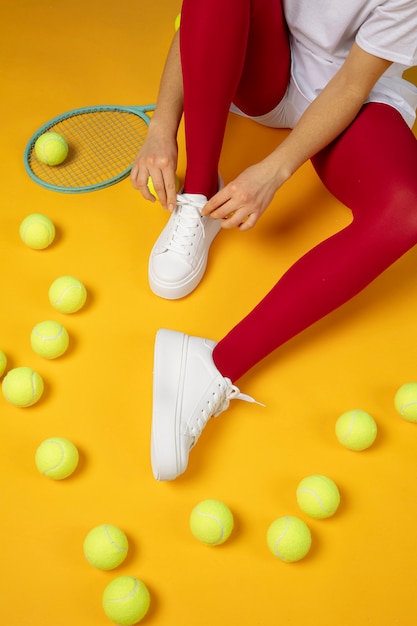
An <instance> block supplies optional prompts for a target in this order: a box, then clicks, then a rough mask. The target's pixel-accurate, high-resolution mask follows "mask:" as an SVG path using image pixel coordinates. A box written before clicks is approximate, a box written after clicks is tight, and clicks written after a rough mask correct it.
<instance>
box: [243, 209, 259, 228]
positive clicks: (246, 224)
mask: <svg viewBox="0 0 417 626" xmlns="http://www.w3.org/2000/svg"><path fill="white" fill-rule="evenodd" d="M257 221H258V216H257V215H256V214H255V213H252V214H251V215H248V217H247V218H245V219H244V220H243V222H241V224H239V230H242V231H245V230H250V229H251V228H253V227H254V226H255V224H256V222H257Z"/></svg>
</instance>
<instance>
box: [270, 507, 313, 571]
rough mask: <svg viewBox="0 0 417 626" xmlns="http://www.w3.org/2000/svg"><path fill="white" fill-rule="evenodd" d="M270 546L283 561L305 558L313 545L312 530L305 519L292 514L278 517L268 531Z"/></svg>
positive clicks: (274, 553)
mask: <svg viewBox="0 0 417 626" xmlns="http://www.w3.org/2000/svg"><path fill="white" fill-rule="evenodd" d="M266 542H267V544H268V548H269V549H270V551H271V552H272V554H273V555H274V556H277V557H278V558H279V559H281V561H286V562H288V563H293V562H294V561H300V560H301V559H303V558H304V557H305V556H306V554H307V553H308V551H309V550H310V547H311V532H310V529H309V527H308V526H307V524H306V523H305V522H303V520H301V519H299V518H298V517H294V516H292V515H286V516H285V517H279V518H278V519H276V520H275V521H274V522H272V524H271V525H270V527H269V528H268V532H267V533H266Z"/></svg>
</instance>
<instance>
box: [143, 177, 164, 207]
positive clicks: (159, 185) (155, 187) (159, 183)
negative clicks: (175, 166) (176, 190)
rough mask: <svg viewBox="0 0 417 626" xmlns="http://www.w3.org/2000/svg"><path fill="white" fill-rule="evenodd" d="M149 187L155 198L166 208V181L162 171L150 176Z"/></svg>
mask: <svg viewBox="0 0 417 626" xmlns="http://www.w3.org/2000/svg"><path fill="white" fill-rule="evenodd" d="M147 186H148V189H149V191H150V192H151V194H152V195H153V196H154V198H156V199H157V200H159V202H160V203H161V204H162V206H163V207H166V201H167V198H166V192H165V181H164V178H163V175H162V172H161V171H160V170H156V171H155V172H153V173H152V175H151V176H149V178H148V181H147Z"/></svg>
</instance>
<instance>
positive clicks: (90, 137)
mask: <svg viewBox="0 0 417 626" xmlns="http://www.w3.org/2000/svg"><path fill="white" fill-rule="evenodd" d="M154 109H155V105H153V104H151V105H146V106H131V107H128V106H117V105H101V106H91V107H82V108H78V109H73V110H71V111H67V112H66V113H63V114H61V115H58V116H57V117H54V118H53V119H51V120H49V122H46V124H43V126H41V127H40V128H39V129H38V130H37V131H36V132H35V133H34V134H33V135H32V137H31V138H30V139H29V141H28V143H27V146H26V149H25V154H24V164H25V169H26V171H27V173H28V174H29V176H30V177H31V179H32V180H34V181H35V182H36V183H37V184H38V185H41V186H42V187H45V188H46V189H49V190H51V191H59V192H61V193H85V192H89V191H96V190H98V189H104V188H105V187H109V186H110V185H114V184H115V183H118V182H119V181H121V180H123V179H124V178H126V177H127V176H128V175H129V173H130V171H131V169H132V165H133V162H134V160H135V158H136V155H137V153H138V152H139V149H140V147H141V146H142V144H143V142H144V141H145V138H146V135H147V131H148V125H149V122H150V117H149V116H148V115H147V113H148V112H150V111H153V110H154ZM48 131H54V132H57V133H59V134H60V135H61V136H62V137H64V139H65V140H66V141H67V143H68V147H69V152H68V156H67V158H66V159H65V161H64V162H63V163H61V164H60V165H54V166H49V165H46V164H44V163H42V162H41V161H39V159H38V158H37V157H36V154H35V143H36V140H37V139H38V138H39V137H40V136H41V135H43V134H44V133H46V132H48Z"/></svg>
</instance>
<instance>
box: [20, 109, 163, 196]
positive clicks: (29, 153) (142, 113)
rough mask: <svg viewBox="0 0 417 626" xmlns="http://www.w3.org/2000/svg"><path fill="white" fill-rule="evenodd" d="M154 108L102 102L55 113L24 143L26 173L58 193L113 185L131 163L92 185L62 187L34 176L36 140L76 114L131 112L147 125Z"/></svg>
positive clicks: (127, 172) (95, 189) (84, 191)
mask: <svg viewBox="0 0 417 626" xmlns="http://www.w3.org/2000/svg"><path fill="white" fill-rule="evenodd" d="M155 108H156V104H148V105H142V106H121V105H113V104H103V105H95V106H85V107H80V108H77V109H71V110H70V111H66V112H65V113H61V114H60V115H57V116H55V117H53V118H51V119H50V120H49V121H48V122H45V124H43V125H42V126H41V127H40V128H38V130H37V131H36V132H35V133H33V135H32V137H31V138H30V139H29V141H28V143H27V145H26V148H25V153H24V157H23V159H24V165H25V169H26V172H27V174H28V175H29V176H30V178H31V179H32V180H33V181H34V182H35V183H37V184H38V185H40V186H41V187H44V188H46V189H49V190H50V191H57V192H60V193H69V194H73V193H87V192H89V191H98V190H99V189H105V188H106V187H110V186H112V185H115V184H116V183H118V182H120V181H122V180H124V179H125V178H126V177H127V176H128V175H129V174H130V171H131V169H132V167H133V163H132V165H130V166H129V167H127V168H126V169H125V170H123V171H122V172H120V173H119V174H117V175H116V176H113V177H112V178H109V179H108V180H105V181H102V182H99V183H95V184H94V185H86V186H80V187H64V186H61V185H54V184H53V183H49V182H46V181H44V180H42V179H41V178H39V177H38V176H36V174H34V172H33V171H32V169H31V167H30V159H31V158H33V151H34V146H35V143H36V140H37V139H38V138H39V137H40V136H41V135H43V134H44V133H46V132H48V131H50V130H51V129H52V128H53V127H54V126H56V125H57V124H59V123H60V122H63V121H65V120H67V119H69V118H71V117H76V116H77V115H86V114H88V113H97V112H100V111H120V112H121V113H133V114H134V115H137V116H138V117H140V118H142V119H143V121H144V122H145V123H146V124H147V125H148V126H149V122H150V121H151V118H150V117H149V115H147V113H148V112H151V111H154V110H155ZM64 163H65V162H64ZM51 167H52V166H51ZM54 167H56V166H54ZM62 167H65V165H64V164H62Z"/></svg>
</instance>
